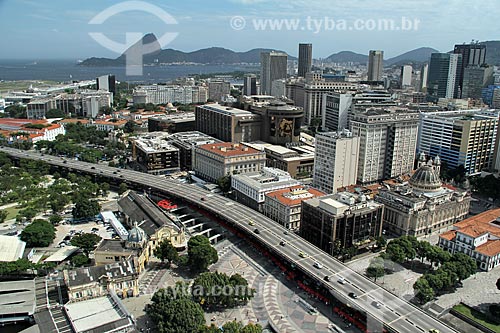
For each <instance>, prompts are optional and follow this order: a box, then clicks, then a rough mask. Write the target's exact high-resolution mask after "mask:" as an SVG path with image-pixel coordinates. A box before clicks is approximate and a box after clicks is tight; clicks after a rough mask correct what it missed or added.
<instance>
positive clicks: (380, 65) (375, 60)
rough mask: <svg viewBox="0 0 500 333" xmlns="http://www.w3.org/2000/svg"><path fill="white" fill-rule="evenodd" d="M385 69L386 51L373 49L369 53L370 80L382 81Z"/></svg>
mask: <svg viewBox="0 0 500 333" xmlns="http://www.w3.org/2000/svg"><path fill="white" fill-rule="evenodd" d="M383 69H384V51H374V50H371V51H370V53H369V54H368V81H381V80H382V71H383Z"/></svg>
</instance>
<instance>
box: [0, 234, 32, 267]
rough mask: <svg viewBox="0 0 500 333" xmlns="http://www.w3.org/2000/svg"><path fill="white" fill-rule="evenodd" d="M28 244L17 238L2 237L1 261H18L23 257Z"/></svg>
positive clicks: (0, 245) (0, 247) (0, 246)
mask: <svg viewBox="0 0 500 333" xmlns="http://www.w3.org/2000/svg"><path fill="white" fill-rule="evenodd" d="M25 248H26V243H25V242H23V241H21V240H19V238H18V237H17V236H5V235H0V261H5V262H8V261H16V260H17V259H20V258H22V257H23V253H24V249H25Z"/></svg>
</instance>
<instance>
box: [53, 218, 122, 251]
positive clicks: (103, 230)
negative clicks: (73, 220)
mask: <svg viewBox="0 0 500 333" xmlns="http://www.w3.org/2000/svg"><path fill="white" fill-rule="evenodd" d="M84 233H95V234H96V235H99V236H100V237H101V238H105V239H110V238H113V237H114V236H115V233H114V231H112V228H111V227H110V226H109V224H104V223H103V222H102V221H98V222H95V221H92V222H87V223H79V224H60V225H58V226H57V227H56V238H55V239H54V242H53V243H52V245H53V246H54V247H62V246H59V244H61V242H67V243H68V244H69V241H70V238H72V237H73V236H75V235H78V234H84ZM66 245H67V244H66Z"/></svg>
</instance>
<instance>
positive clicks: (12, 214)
mask: <svg viewBox="0 0 500 333" xmlns="http://www.w3.org/2000/svg"><path fill="white" fill-rule="evenodd" d="M5 210H6V211H7V218H6V219H5V221H8V220H11V219H15V218H16V216H17V213H19V211H20V210H21V209H20V208H17V207H10V208H7V209H5Z"/></svg>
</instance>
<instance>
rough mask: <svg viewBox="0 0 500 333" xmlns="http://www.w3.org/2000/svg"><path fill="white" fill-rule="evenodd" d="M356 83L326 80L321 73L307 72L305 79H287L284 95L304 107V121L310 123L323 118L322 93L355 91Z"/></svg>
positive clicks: (357, 85) (357, 86)
mask: <svg viewBox="0 0 500 333" xmlns="http://www.w3.org/2000/svg"><path fill="white" fill-rule="evenodd" d="M358 88H359V84H358V83H354V82H342V81H326V80H325V79H324V78H323V75H322V74H321V73H312V72H310V73H307V74H306V79H305V80H304V79H300V80H293V79H292V80H288V81H287V84H286V96H287V98H289V99H291V100H293V101H294V102H295V105H297V106H300V107H303V108H304V114H305V116H304V123H305V124H307V125H311V123H312V121H313V120H315V119H317V120H321V118H323V111H324V110H323V101H324V95H326V94H329V93H333V92H347V91H355V90H357V89H358Z"/></svg>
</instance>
